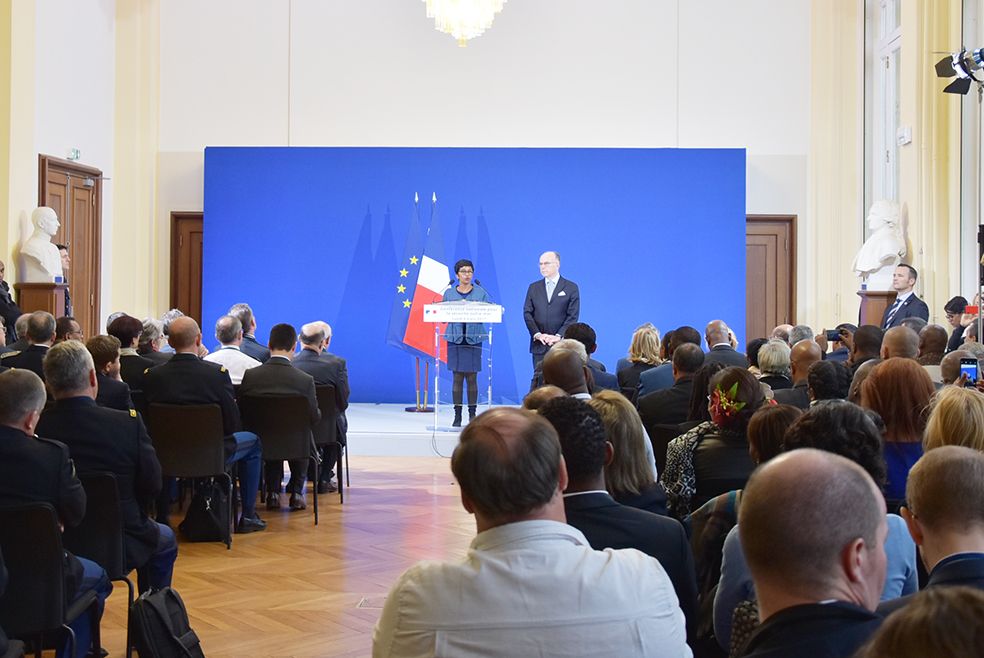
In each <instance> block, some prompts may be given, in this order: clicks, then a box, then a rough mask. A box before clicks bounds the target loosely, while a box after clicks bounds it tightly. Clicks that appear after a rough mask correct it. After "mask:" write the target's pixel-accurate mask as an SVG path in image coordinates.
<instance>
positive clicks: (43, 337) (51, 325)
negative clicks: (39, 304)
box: [0, 311, 55, 380]
mask: <svg viewBox="0 0 984 658" xmlns="http://www.w3.org/2000/svg"><path fill="white" fill-rule="evenodd" d="M26 336H27V341H28V342H29V343H30V346H29V347H27V349H25V350H23V351H19V352H17V351H14V352H7V353H6V354H3V355H0V359H2V361H0V363H2V364H3V365H5V366H7V367H8V368H21V369H24V370H30V371H31V372H33V373H34V374H35V375H37V376H38V377H40V378H41V379H42V380H43V379H44V369H43V367H42V365H41V364H42V362H43V361H44V355H45V354H47V353H48V348H49V347H51V344H52V342H53V341H54V340H55V316H53V315H52V314H51V313H47V312H45V311H34V312H33V313H31V314H30V316H29V317H28V320H27V327H26Z"/></svg>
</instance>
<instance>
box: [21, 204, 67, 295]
mask: <svg viewBox="0 0 984 658" xmlns="http://www.w3.org/2000/svg"><path fill="white" fill-rule="evenodd" d="M31 223H33V224H34V233H32V234H31V237H30V238H28V239H27V242H25V243H24V245H23V246H22V247H21V250H20V253H21V270H20V271H21V280H22V281H23V282H25V283H52V282H53V281H55V277H62V276H63V273H62V264H61V254H59V253H58V247H56V246H55V245H53V244H51V238H52V237H53V236H54V235H55V233H57V232H58V227H59V226H61V224H60V223H59V222H58V215H56V214H55V211H54V210H52V209H51V208H48V207H47V206H42V207H40V208H35V210H34V212H33V213H31Z"/></svg>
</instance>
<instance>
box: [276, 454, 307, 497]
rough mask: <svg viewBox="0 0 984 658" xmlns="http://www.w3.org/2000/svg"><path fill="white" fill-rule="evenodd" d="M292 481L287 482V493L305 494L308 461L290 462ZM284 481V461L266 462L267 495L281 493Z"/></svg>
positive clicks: (293, 460)
mask: <svg viewBox="0 0 984 658" xmlns="http://www.w3.org/2000/svg"><path fill="white" fill-rule="evenodd" d="M289 463H290V480H288V481H287V493H297V494H299V493H304V480H305V477H306V476H307V470H308V460H307V459H291V460H290V462H289ZM283 481H284V461H283V460H282V459H281V460H280V461H272V460H268V461H267V462H266V490H267V493H280V490H281V483H282V482H283Z"/></svg>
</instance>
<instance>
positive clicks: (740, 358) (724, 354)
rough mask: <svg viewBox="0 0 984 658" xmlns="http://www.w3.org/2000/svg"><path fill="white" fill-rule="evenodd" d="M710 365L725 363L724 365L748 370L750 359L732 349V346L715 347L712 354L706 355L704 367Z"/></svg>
mask: <svg viewBox="0 0 984 658" xmlns="http://www.w3.org/2000/svg"><path fill="white" fill-rule="evenodd" d="M708 363H723V364H724V365H726V366H728V367H731V366H735V367H737V368H747V367H748V359H746V358H745V355H744V354H742V353H741V352H739V351H738V350H736V349H735V348H733V347H731V346H730V345H715V346H714V347H712V348H711V351H710V352H706V353H705V354H704V365H705V366H706V365H707V364H708Z"/></svg>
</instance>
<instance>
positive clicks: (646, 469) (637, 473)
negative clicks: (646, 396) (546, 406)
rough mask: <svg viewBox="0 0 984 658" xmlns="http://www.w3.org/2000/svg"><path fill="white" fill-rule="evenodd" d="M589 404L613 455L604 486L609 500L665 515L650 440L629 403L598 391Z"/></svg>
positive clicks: (663, 500)
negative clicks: (601, 426) (610, 445)
mask: <svg viewBox="0 0 984 658" xmlns="http://www.w3.org/2000/svg"><path fill="white" fill-rule="evenodd" d="M588 404H589V405H591V407H592V408H593V409H594V410H595V411H597V412H598V415H599V416H601V419H602V421H603V422H604V423H605V434H606V435H607V437H608V442H609V443H611V444H612V449H613V455H612V461H611V463H610V464H608V465H606V466H605V486H606V487H607V489H608V493H610V494H611V495H612V498H614V499H615V500H617V501H618V502H620V503H622V504H623V505H628V506H630V507H636V508H639V509H644V510H646V511H648V512H654V513H656V514H666V493H664V492H663V487H662V486H660V485H659V483H658V482H656V479H655V478H654V477H653V468H652V462H651V461H650V459H649V457H648V455H647V451H646V443H647V442H648V441H649V437H647V436H646V431H645V430H644V429H643V427H642V419H641V418H639V412H638V411H636V409H635V407H634V406H632V403H631V402H629V401H628V400H627V399H626V398H625V396H624V395H622V394H621V393H616V392H615V391H599V392H598V393H596V394H595V396H594V397H593V398H591V400H589V401H588Z"/></svg>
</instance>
